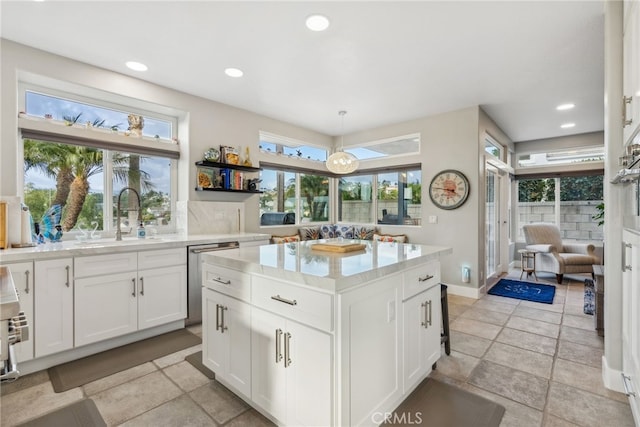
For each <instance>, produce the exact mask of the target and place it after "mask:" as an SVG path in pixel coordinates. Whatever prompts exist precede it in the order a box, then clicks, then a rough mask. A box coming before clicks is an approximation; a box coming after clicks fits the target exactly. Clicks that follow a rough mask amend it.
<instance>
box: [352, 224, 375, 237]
mask: <svg viewBox="0 0 640 427" xmlns="http://www.w3.org/2000/svg"><path fill="white" fill-rule="evenodd" d="M375 232H376V229H375V228H373V227H367V226H365V225H363V226H359V225H356V226H354V227H353V238H354V239H360V240H373V233H375Z"/></svg>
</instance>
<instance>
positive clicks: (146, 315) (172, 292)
mask: <svg viewBox="0 0 640 427" xmlns="http://www.w3.org/2000/svg"><path fill="white" fill-rule="evenodd" d="M186 317H187V266H186V265H177V266H174V267H166V268H157V269H153V270H141V271H139V272H138V329H146V328H151V327H153V326H158V325H162V324H165V323H169V322H172V321H174V320H180V319H185V318H186Z"/></svg>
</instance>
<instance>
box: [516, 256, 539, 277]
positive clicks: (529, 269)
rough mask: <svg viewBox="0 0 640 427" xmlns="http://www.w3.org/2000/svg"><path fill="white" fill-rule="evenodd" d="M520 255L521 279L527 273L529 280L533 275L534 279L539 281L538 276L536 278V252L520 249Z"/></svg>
mask: <svg viewBox="0 0 640 427" xmlns="http://www.w3.org/2000/svg"><path fill="white" fill-rule="evenodd" d="M518 253H519V254H520V279H522V275H523V274H524V273H527V278H528V277H529V276H531V275H532V274H533V277H535V278H536V282H537V281H538V276H536V253H537V252H536V251H532V250H530V249H520V250H519V251H518Z"/></svg>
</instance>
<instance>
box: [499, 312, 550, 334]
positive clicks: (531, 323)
mask: <svg viewBox="0 0 640 427" xmlns="http://www.w3.org/2000/svg"><path fill="white" fill-rule="evenodd" d="M506 326H507V327H508V328H511V329H517V330H519V331H525V332H530V333H532V334H538V335H543V336H545V337H550V338H557V337H558V332H559V330H560V328H559V326H558V325H554V324H552V323H547V322H541V321H539V320H534V319H526V318H524V317H519V316H511V318H510V319H509V321H508V322H507V325H506Z"/></svg>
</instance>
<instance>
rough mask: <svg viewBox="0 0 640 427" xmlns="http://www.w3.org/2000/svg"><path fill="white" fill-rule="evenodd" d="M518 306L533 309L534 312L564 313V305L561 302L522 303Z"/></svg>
mask: <svg viewBox="0 0 640 427" xmlns="http://www.w3.org/2000/svg"><path fill="white" fill-rule="evenodd" d="M520 306H522V307H529V308H535V309H536V310H545V311H551V312H554V313H562V312H563V311H564V304H563V303H561V302H559V303H556V302H554V303H553V304H542V303H539V302H533V301H522V304H520Z"/></svg>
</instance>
